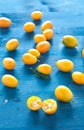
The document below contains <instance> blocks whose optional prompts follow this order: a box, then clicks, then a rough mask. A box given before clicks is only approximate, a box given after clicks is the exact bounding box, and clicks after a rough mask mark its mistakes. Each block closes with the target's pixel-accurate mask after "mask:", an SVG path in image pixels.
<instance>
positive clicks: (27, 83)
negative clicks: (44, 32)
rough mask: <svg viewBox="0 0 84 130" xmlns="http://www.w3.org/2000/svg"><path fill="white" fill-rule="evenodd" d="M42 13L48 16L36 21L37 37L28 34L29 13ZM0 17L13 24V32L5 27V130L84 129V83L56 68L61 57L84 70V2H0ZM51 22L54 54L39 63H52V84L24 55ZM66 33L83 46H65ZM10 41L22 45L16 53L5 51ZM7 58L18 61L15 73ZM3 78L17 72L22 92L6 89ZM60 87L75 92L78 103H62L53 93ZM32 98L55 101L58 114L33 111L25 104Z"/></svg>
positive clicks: (0, 118)
mask: <svg viewBox="0 0 84 130" xmlns="http://www.w3.org/2000/svg"><path fill="white" fill-rule="evenodd" d="M37 9H38V10H41V11H42V12H43V18H42V20H41V21H39V22H35V24H36V30H35V31H34V33H32V34H26V33H25V32H24V30H23V25H24V23H25V22H27V21H32V19H31V17H30V14H31V12H32V11H34V10H37ZM1 16H5V17H8V18H10V19H11V20H12V22H13V23H12V26H11V27H10V29H0V128H12V129H13V128H15V129H16V128H20V129H21V128H23V129H29V130H84V85H82V86H80V85H77V84H75V83H74V82H73V81H72V79H71V73H62V72H60V71H59V70H58V69H57V68H56V66H55V61H57V60H58V59H62V58H68V59H70V60H72V61H73V62H74V64H75V67H74V69H73V71H82V72H84V60H83V59H82V57H81V50H82V49H83V48H84V0H34V1H32V0H0V17H1ZM46 20H51V21H52V22H53V26H54V28H53V29H54V38H53V40H52V41H51V49H50V51H49V52H48V53H46V54H44V55H42V57H41V59H40V63H38V64H41V63H48V64H50V65H52V67H53V72H52V74H51V80H48V81H45V80H41V79H38V78H36V77H35V76H34V74H33V73H32V72H31V71H30V70H29V67H28V66H25V65H24V64H23V63H22V61H21V57H22V55H23V54H24V53H25V52H27V51H28V50H29V49H31V48H34V47H35V43H34V40H33V37H34V35H35V34H36V33H41V30H40V26H41V24H42V22H44V21H46ZM67 34H70V35H74V36H76V37H77V38H78V41H79V45H78V47H76V48H75V49H68V48H66V47H64V45H63V44H62V43H61V39H62V37H63V36H64V35H67ZM11 38H17V39H18V40H19V43H20V44H19V47H18V49H17V50H16V51H14V52H8V51H7V50H6V49H5V44H6V42H7V41H8V40H9V39H11ZM4 57H13V58H14V59H15V60H16V63H17V65H16V68H15V69H14V71H7V70H5V69H4V67H3V65H2V60H3V58H4ZM38 64H37V65H38ZM37 65H36V66H37ZM4 74H13V75H14V76H15V77H17V78H18V80H19V85H18V88H17V89H10V88H7V87H5V86H3V85H2V83H1V77H2V76H3V75H4ZM61 84H62V85H66V86H68V87H69V88H70V89H71V90H72V91H73V93H74V100H75V103H73V102H70V103H62V102H59V101H57V99H56V98H55V96H54V89H55V88H56V87H57V86H58V85H61ZM32 95H37V96H40V97H41V98H42V100H45V99H47V98H53V99H55V100H56V101H57V102H58V110H57V112H56V114H54V115H46V114H45V113H44V112H43V111H42V110H40V111H38V112H32V111H30V110H29V109H28V108H27V106H26V100H27V98H28V97H29V96H32Z"/></svg>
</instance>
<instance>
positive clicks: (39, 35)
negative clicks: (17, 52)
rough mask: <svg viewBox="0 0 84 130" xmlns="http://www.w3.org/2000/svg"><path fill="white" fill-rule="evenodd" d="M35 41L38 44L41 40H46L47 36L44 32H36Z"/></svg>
mask: <svg viewBox="0 0 84 130" xmlns="http://www.w3.org/2000/svg"><path fill="white" fill-rule="evenodd" d="M34 41H35V43H36V44H38V43H39V42H42V41H46V37H45V36H44V35H43V34H36V35H35V36H34Z"/></svg>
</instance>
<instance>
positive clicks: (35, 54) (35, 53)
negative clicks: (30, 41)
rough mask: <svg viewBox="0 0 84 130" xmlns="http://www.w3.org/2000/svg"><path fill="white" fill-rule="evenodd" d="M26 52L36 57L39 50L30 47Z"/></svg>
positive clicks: (38, 55)
mask: <svg viewBox="0 0 84 130" xmlns="http://www.w3.org/2000/svg"><path fill="white" fill-rule="evenodd" d="M28 53H30V54H32V55H34V56H36V57H37V58H39V57H40V52H39V51H38V50H37V49H30V50H29V51H28Z"/></svg>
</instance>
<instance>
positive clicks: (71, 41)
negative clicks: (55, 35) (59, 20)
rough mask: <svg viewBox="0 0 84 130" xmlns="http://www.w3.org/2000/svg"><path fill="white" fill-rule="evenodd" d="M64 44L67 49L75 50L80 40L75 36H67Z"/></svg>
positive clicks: (64, 38) (63, 39) (63, 40)
mask: <svg viewBox="0 0 84 130" xmlns="http://www.w3.org/2000/svg"><path fill="white" fill-rule="evenodd" d="M62 42H63V44H64V45H65V46H66V47H69V48H74V47H76V46H77V45H78V40H77V38H75V37H74V36H71V35H66V36H64V37H63V38H62Z"/></svg>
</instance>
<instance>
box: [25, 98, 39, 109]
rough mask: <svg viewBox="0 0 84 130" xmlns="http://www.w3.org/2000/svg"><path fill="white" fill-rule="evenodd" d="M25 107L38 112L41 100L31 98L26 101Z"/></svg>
mask: <svg viewBox="0 0 84 130" xmlns="http://www.w3.org/2000/svg"><path fill="white" fill-rule="evenodd" d="M27 106H28V108H29V109H30V110H33V111H36V110H39V109H40V108H41V107H42V100H41V98H40V97H37V96H31V97H29V98H28V99H27Z"/></svg>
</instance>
